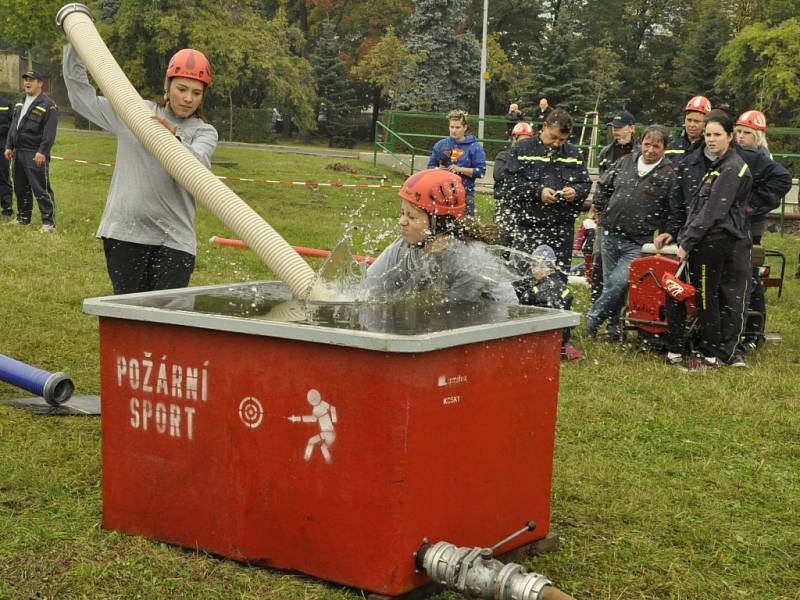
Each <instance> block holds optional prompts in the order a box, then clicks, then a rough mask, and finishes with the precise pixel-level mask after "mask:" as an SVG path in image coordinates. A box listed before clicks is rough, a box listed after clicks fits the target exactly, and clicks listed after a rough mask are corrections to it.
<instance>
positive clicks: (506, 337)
mask: <svg viewBox="0 0 800 600" xmlns="http://www.w3.org/2000/svg"><path fill="white" fill-rule="evenodd" d="M195 289H196V288H195ZM133 296H134V300H131V296H126V297H117V298H107V299H101V300H99V301H87V303H86V304H85V308H86V310H87V312H90V313H93V314H98V315H100V316H101V318H100V363H101V381H102V393H101V397H102V453H103V526H104V527H106V528H108V529H113V530H120V531H125V532H129V533H133V534H139V535H144V536H148V537H152V538H155V539H158V540H163V541H166V542H170V543H174V544H178V545H181V546H185V547H187V548H199V549H202V550H205V551H208V552H212V553H215V554H219V555H223V556H227V557H230V558H233V559H236V560H245V561H247V562H249V563H257V564H261V565H265V566H269V567H276V568H280V569H291V570H296V571H301V572H303V573H307V574H310V575H313V576H316V577H319V578H322V579H326V580H329V581H333V582H337V583H341V584H345V585H349V586H354V587H357V588H363V589H367V590H372V591H375V592H379V593H381V594H387V595H398V594H401V593H405V592H408V591H409V590H411V589H413V588H415V587H417V586H419V585H421V584H423V583H425V582H426V581H427V580H426V578H425V577H424V576H423V575H420V574H418V573H415V570H414V558H413V556H412V553H413V552H414V551H415V550H416V549H417V548H418V547H419V546H420V544H421V543H422V541H423V538H426V537H427V538H428V539H429V540H432V541H434V540H447V541H449V542H451V543H454V544H457V545H464V546H474V545H481V546H486V545H491V544H493V543H495V542H496V541H497V540H499V539H501V538H503V537H504V536H505V535H506V534H508V533H509V532H511V531H514V530H516V529H518V528H519V527H520V525H521V524H524V523H525V522H526V521H528V520H534V521H535V522H536V523H537V525H538V527H537V528H536V530H535V531H534V532H532V533H530V534H526V535H524V536H522V537H521V538H519V539H517V540H515V542H514V543H513V544H511V545H510V547H507V548H504V550H510V549H511V548H513V547H516V546H520V545H523V544H527V543H530V542H531V541H533V540H536V539H539V538H543V537H544V536H545V535H546V534H547V533H548V532H549V531H550V490H551V476H552V468H553V444H554V436H555V425H556V405H557V396H558V381H559V349H560V345H561V331H560V327H563V326H564V325H565V324H570V323H571V324H575V323H574V321H577V316H575V315H572V313H564V312H563V311H551V312H547V311H544V312H542V313H541V319H544V320H543V321H541V322H540V323H539V324H538V325H536V326H531V325H530V323H528V324H527V325H528V326H527V329H528V332H527V333H514V331H517V330H510V329H507V328H506V330H505V331H504V325H501V324H491V323H490V324H488V325H487V327H486V328H485V331H483V330H481V331H478V329H477V328H464V329H460V330H455V331H452V332H449V333H448V332H443V333H442V332H440V333H436V332H433V333H431V332H428V333H424V334H420V335H416V336H411V337H413V338H414V339H413V340H412V339H410V338H409V339H397V340H394V341H393V336H388V335H385V334H374V335H373V334H368V333H366V332H364V331H354V332H350V335H351V336H352V338H353V340H352V346H353V347H347V344H348V342H347V341H343V340H344V338H343V337H342V338H338V337H336V336H337V335H340V334H339V333H337V332H334V331H332V330H328V331H319V329H320V328H314V327H309V326H304V325H295V324H287V323H282V324H270V323H269V322H266V321H263V320H261V321H259V320H248V319H231V318H227V319H226V318H223V317H220V318H217V317H216V316H213V315H212V316H209V315H199V314H194V313H190V312H184V311H179V312H170V311H168V310H162V309H159V308H156V307H155V306H159V302H161V304H160V305H162V306H163V305H166V302H162V301H160V300H158V298H157V296H153V294H151V295H150V296H147V297H149V298H151V299H152V298H154V297H155V298H156V300H157V301H156V302H155V304H154V306H150V307H148V308H146V309H145V308H141V307H137V306H131V305H123V304H121V303H120V302H122V301H128V302H130V301H135V296H137V295H133ZM139 296H146V295H139ZM517 308H520V310H522V309H523V308H524V307H517ZM560 315H561V316H560ZM563 315H567V317H566V319H567V320H565V317H563ZM570 315H571V316H570ZM548 319H549V321H548ZM159 321H160V322H159ZM176 323H177V324H176ZM520 331H521V330H520ZM342 335H344V334H342ZM448 335H451V336H456V337H457V338H458V340H457V341H458V343H456V342H455V341H453V340H448V338H447V336H448ZM492 338H494V339H492ZM415 348H416V349H415Z"/></svg>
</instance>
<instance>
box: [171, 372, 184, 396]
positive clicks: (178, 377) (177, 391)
mask: <svg viewBox="0 0 800 600" xmlns="http://www.w3.org/2000/svg"><path fill="white" fill-rule="evenodd" d="M182 385H183V369H182V368H181V366H180V365H172V391H171V395H172V397H173V398H183V390H182V389H181V386H182Z"/></svg>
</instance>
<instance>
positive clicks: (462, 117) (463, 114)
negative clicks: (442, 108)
mask: <svg viewBox="0 0 800 600" xmlns="http://www.w3.org/2000/svg"><path fill="white" fill-rule="evenodd" d="M467 116H468V114H467V111H465V110H460V109H456V110H451V111H450V112H449V113H447V120H448V121H459V122H461V123H462V124H464V125H466V126H468V125H469V124H468V123H467Z"/></svg>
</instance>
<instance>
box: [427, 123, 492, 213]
mask: <svg viewBox="0 0 800 600" xmlns="http://www.w3.org/2000/svg"><path fill="white" fill-rule="evenodd" d="M447 122H448V129H449V131H450V136H449V137H446V138H444V139H442V140H439V141H438V142H436V143H435V144H434V145H433V151H432V152H431V156H430V158H429V159H428V168H429V169H432V168H434V167H438V168H440V169H447V170H448V171H450V172H451V173H455V174H456V175H458V176H459V177H461V181H462V183H463V184H464V189H465V190H466V192H467V208H466V211H467V216H469V217H471V216H473V215H474V214H475V182H476V181H477V180H478V179H480V178H481V177H483V175H484V174H485V173H486V153H485V152H484V150H483V145H482V144H481V143H480V142H479V141H478V138H476V137H475V136H474V135H471V134H468V133H467V130H468V129H469V123H467V113H466V112H465V111H463V110H451V111H450V112H449V113H447Z"/></svg>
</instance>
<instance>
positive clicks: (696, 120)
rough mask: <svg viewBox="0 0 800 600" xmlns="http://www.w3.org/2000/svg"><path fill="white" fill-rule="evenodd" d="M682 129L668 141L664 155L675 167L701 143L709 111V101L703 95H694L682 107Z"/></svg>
mask: <svg viewBox="0 0 800 600" xmlns="http://www.w3.org/2000/svg"><path fill="white" fill-rule="evenodd" d="M683 112H684V117H683V131H681V134H680V135H679V136H678V137H676V138H675V139H674V140H672V142H670V145H669V147H668V148H667V151H666V156H667V158H668V159H670V160H671V161H672V164H673V165H675V167H676V168H677V167H678V166H679V165H680V164H681V163H682V162H683V160H684V159H685V158H686V157H687V156H688V155H689V154H691V153H692V152H694V151H695V150H697V149H698V148H700V147H701V146H702V145H703V128H704V126H705V122H704V119H705V116H706V115H707V114H708V113H709V112H711V102H710V101H709V100H708V98H706V97H705V96H695V97H693V98H692V99H690V100H689V102H687V103H686V106H685V107H684V109H683Z"/></svg>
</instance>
